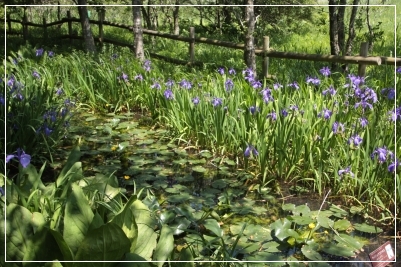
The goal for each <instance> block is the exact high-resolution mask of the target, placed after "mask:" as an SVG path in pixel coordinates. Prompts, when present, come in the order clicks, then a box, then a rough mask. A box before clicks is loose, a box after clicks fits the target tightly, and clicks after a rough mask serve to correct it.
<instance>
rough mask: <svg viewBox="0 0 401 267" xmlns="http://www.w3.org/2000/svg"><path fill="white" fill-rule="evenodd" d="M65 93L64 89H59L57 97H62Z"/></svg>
mask: <svg viewBox="0 0 401 267" xmlns="http://www.w3.org/2000/svg"><path fill="white" fill-rule="evenodd" d="M63 93H64V91H63V89H61V88H59V89H57V90H56V96H60V95H62V94H63Z"/></svg>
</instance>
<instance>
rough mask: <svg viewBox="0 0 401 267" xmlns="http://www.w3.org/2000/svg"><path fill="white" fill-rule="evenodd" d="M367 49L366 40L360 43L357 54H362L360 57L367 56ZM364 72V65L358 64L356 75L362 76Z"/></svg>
mask: <svg viewBox="0 0 401 267" xmlns="http://www.w3.org/2000/svg"><path fill="white" fill-rule="evenodd" d="M368 50H369V43H368V42H363V43H361V48H360V50H359V55H360V56H362V57H367V56H368ZM365 74H366V65H364V64H359V65H358V76H359V77H364V76H365Z"/></svg>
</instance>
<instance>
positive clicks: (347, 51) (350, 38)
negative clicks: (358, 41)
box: [345, 0, 359, 56]
mask: <svg viewBox="0 0 401 267" xmlns="http://www.w3.org/2000/svg"><path fill="white" fill-rule="evenodd" d="M358 4H359V0H354V1H353V2H352V5H353V7H352V11H351V17H350V19H349V26H348V39H347V43H346V45H345V55H346V56H350V55H351V53H352V45H353V42H354V39H355V28H354V24H355V18H356V15H357V13H358V6H356V5H358Z"/></svg>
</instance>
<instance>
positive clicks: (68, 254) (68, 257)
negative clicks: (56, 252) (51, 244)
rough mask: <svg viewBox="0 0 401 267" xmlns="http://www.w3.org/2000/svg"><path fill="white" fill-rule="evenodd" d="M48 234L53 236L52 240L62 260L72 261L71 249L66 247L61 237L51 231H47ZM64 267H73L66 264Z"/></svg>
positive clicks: (70, 264)
mask: <svg viewBox="0 0 401 267" xmlns="http://www.w3.org/2000/svg"><path fill="white" fill-rule="evenodd" d="M49 232H50V233H51V234H52V235H53V238H54V240H56V242H57V244H58V247H59V249H60V251H61V253H62V254H63V259H64V260H65V261H73V260H74V257H73V255H72V252H71V249H70V248H69V247H68V245H67V243H66V242H65V240H64V238H63V236H62V235H61V234H60V233H59V232H57V231H55V230H52V229H49ZM65 266H67V267H69V266H73V264H72V263H67V262H66V263H65Z"/></svg>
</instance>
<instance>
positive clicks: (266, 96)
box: [260, 88, 274, 104]
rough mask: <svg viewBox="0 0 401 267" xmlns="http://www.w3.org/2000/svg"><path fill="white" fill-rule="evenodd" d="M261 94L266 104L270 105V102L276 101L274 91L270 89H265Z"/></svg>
mask: <svg viewBox="0 0 401 267" xmlns="http://www.w3.org/2000/svg"><path fill="white" fill-rule="evenodd" d="M260 93H261V94H262V97H263V102H265V103H266V104H268V103H269V102H270V101H271V102H273V101H274V98H273V96H272V91H271V90H270V89H269V88H265V89H263V90H262V91H261V92H260Z"/></svg>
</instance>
